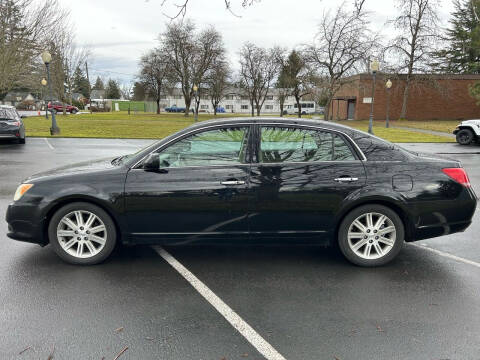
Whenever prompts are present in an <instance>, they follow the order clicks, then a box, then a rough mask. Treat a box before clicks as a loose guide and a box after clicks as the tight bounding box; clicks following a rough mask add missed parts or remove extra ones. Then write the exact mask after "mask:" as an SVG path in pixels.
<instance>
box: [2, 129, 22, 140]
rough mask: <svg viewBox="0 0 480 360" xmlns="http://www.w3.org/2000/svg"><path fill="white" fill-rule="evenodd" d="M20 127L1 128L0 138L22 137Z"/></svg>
mask: <svg viewBox="0 0 480 360" xmlns="http://www.w3.org/2000/svg"><path fill="white" fill-rule="evenodd" d="M20 135H21V133H20V129H18V128H17V129H8V130H6V129H0V139H18V138H20Z"/></svg>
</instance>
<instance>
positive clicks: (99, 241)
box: [57, 210, 107, 259]
mask: <svg viewBox="0 0 480 360" xmlns="http://www.w3.org/2000/svg"><path fill="white" fill-rule="evenodd" d="M57 238H58V242H59V244H60V246H61V247H62V249H63V250H64V251H65V252H66V253H68V254H70V255H72V256H74V257H76V258H83V259H84V258H89V257H92V256H95V255H96V254H98V253H99V252H100V251H101V250H102V249H103V248H104V247H105V244H106V242H107V228H106V226H105V224H104V223H103V221H102V220H101V219H100V218H99V217H98V216H97V215H95V214H94V213H92V212H90V211H86V210H76V211H72V212H70V213H68V214H66V215H65V216H64V217H63V218H62V219H61V220H60V222H59V223H58V226H57Z"/></svg>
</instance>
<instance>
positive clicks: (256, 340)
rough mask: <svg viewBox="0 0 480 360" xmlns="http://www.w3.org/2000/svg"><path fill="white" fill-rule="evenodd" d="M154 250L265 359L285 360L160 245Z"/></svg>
mask: <svg viewBox="0 0 480 360" xmlns="http://www.w3.org/2000/svg"><path fill="white" fill-rule="evenodd" d="M153 248H154V249H155V251H156V252H157V253H158V254H159V255H160V256H161V257H162V258H163V259H165V261H166V262H168V263H169V264H170V265H171V266H172V267H173V268H174V269H175V270H177V271H178V272H179V273H180V275H182V276H183V277H184V278H185V279H186V280H187V281H188V282H189V283H190V285H192V286H193V287H194V288H195V290H197V291H198V292H199V293H200V295H202V296H203V297H204V298H205V300H207V301H208V302H209V303H210V304H211V305H212V306H213V307H214V308H215V309H216V310H217V311H218V312H219V313H220V314H221V315H222V316H223V317H224V318H225V319H226V320H227V321H228V322H229V323H230V325H232V326H233V327H234V328H235V329H236V330H237V331H238V332H239V333H240V334H242V335H243V337H244V338H245V339H247V341H248V342H249V343H250V344H252V345H253V346H254V347H255V349H257V350H258V352H259V353H260V354H262V355H263V356H264V357H265V358H266V359H267V360H286V359H285V358H284V357H283V356H282V355H281V354H280V353H279V352H278V351H277V350H275V349H274V348H273V346H272V345H270V344H269V343H268V342H267V341H265V339H264V338H262V337H261V336H260V335H259V334H258V333H257V332H256V331H255V330H254V329H253V328H252V327H251V326H250V325H248V324H247V323H246V322H245V321H244V320H243V319H242V318H241V317H240V316H239V315H238V314H237V313H236V312H235V311H234V310H233V309H232V308H230V307H229V306H228V305H227V304H225V303H224V302H223V300H222V299H220V298H219V297H218V296H217V295H215V293H214V292H213V291H212V290H210V289H209V288H208V286H207V285H205V284H204V283H203V282H201V281H200V280H199V279H198V278H197V277H196V276H195V275H193V274H192V273H191V272H190V271H189V270H188V269H187V268H186V267H185V266H183V265H182V264H181V263H180V262H179V261H178V260H177V259H175V258H174V257H173V256H172V255H170V253H168V252H167V251H166V250H165V249H163V248H162V247H161V246H154V247H153Z"/></svg>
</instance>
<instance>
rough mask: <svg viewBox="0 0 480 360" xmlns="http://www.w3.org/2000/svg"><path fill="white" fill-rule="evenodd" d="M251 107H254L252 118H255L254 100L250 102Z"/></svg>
mask: <svg viewBox="0 0 480 360" xmlns="http://www.w3.org/2000/svg"><path fill="white" fill-rule="evenodd" d="M250 106H251V107H252V117H253V116H255V107H254V106H253V100H250Z"/></svg>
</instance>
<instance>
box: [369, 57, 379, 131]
mask: <svg viewBox="0 0 480 360" xmlns="http://www.w3.org/2000/svg"><path fill="white" fill-rule="evenodd" d="M379 67H380V64H379V63H378V60H376V59H375V60H373V61H372V62H371V64H370V70H371V71H372V75H373V83H372V97H371V101H372V102H371V106H370V119H369V121H368V133H369V134H373V105H374V102H375V80H376V75H377V71H378V68H379Z"/></svg>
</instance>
